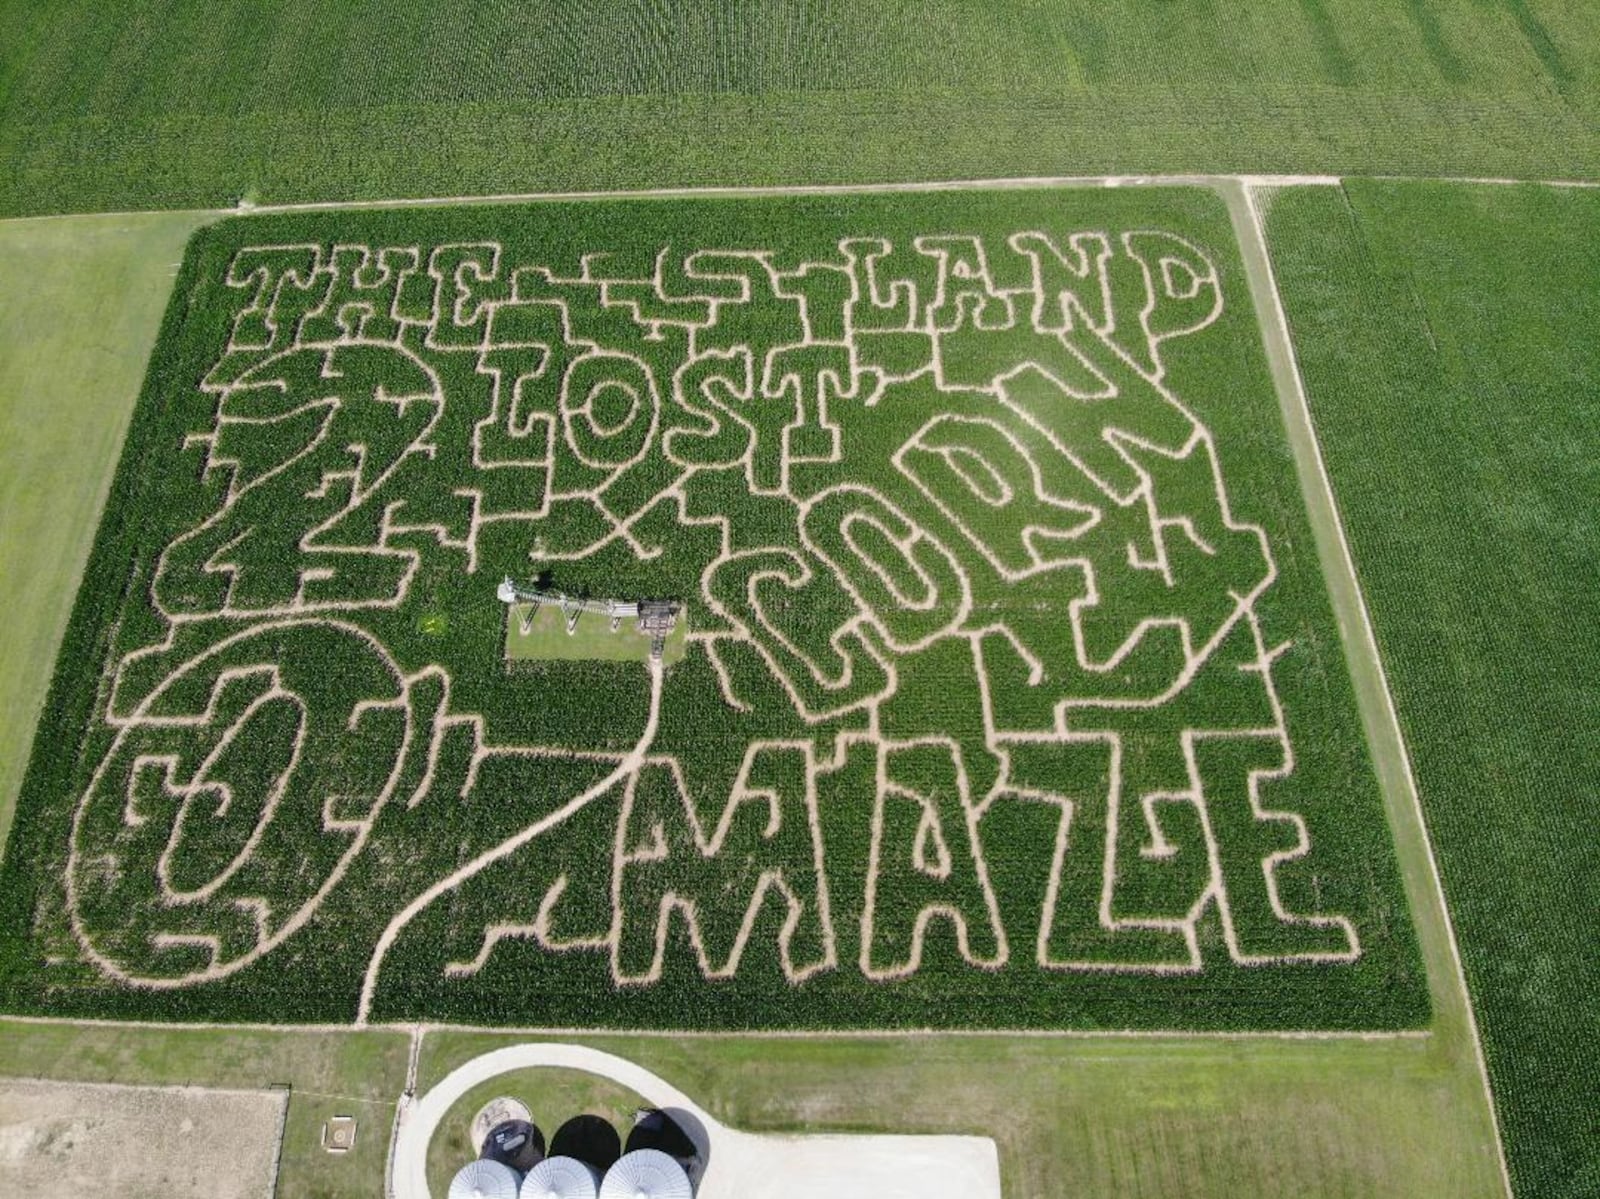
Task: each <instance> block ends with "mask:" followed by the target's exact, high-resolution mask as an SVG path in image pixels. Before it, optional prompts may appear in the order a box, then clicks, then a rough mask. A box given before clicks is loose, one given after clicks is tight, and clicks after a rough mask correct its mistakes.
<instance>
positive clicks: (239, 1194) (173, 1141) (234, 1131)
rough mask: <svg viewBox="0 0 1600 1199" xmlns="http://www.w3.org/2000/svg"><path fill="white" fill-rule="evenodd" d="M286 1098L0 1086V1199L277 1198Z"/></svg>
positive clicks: (33, 1083)
mask: <svg viewBox="0 0 1600 1199" xmlns="http://www.w3.org/2000/svg"><path fill="white" fill-rule="evenodd" d="M288 1098H289V1097H288V1093H287V1092H285V1091H217V1090H208V1089H202V1088H199V1087H123V1086H112V1085H107V1084H100V1083H65V1082H44V1081H38V1080H33V1079H16V1078H8V1079H0V1194H6V1195H31V1196H37V1197H38V1199H69V1197H75V1196H78V1195H83V1194H103V1195H119V1196H123V1197H124V1199H142V1197H143V1196H152V1197H153V1196H157V1195H160V1196H163V1197H167V1196H174V1197H175V1196H195V1197H196V1199H199V1197H200V1196H205V1197H206V1199H246V1197H249V1199H256V1197H258V1196H270V1195H271V1194H272V1190H273V1183H274V1181H275V1175H276V1172H277V1159H278V1142H279V1140H280V1138H281V1137H282V1134H283V1117H284V1111H285V1108H286V1107H287V1104H288Z"/></svg>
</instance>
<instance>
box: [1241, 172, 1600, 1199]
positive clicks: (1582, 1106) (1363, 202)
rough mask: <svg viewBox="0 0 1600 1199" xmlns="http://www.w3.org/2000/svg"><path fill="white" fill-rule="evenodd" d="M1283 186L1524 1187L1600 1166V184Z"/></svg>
mask: <svg viewBox="0 0 1600 1199" xmlns="http://www.w3.org/2000/svg"><path fill="white" fill-rule="evenodd" d="M1596 200H1597V197H1596V196H1594V195H1593V194H1584V193H1581V192H1564V191H1557V190H1554V189H1534V188H1442V187H1438V186H1419V185H1406V186H1395V185H1388V184H1364V185H1360V186H1354V187H1351V188H1350V189H1349V191H1348V193H1345V192H1341V191H1334V190H1326V191H1324V190H1321V189H1319V190H1317V191H1314V192H1313V191H1306V192H1290V193H1286V194H1283V195H1280V196H1279V197H1277V199H1276V200H1275V201H1274V205H1273V209H1272V212H1273V218H1272V223H1271V226H1270V231H1271V233H1272V238H1273V244H1274V247H1275V253H1274V259H1275V262H1276V264H1277V270H1278V277H1279V279H1280V283H1281V286H1282V287H1283V290H1284V299H1285V305H1286V308H1287V311H1288V315H1289V317H1290V319H1291V321H1292V322H1293V326H1294V333H1295V340H1296V347H1297V351H1298V353H1299V356H1300V361H1301V363H1302V367H1303V369H1304V372H1305V378H1306V385H1307V390H1308V393H1309V397H1310V400H1311V405H1312V411H1313V414H1314V415H1315V417H1316V420H1317V430H1318V434H1319V436H1320V437H1321V439H1322V445H1323V448H1324V451H1325V452H1326V454H1327V459H1328V466H1329V470H1330V472H1331V474H1332V477H1333V482H1334V485H1335V487H1336V488H1337V491H1338V495H1339V498H1340V502H1341V505H1342V508H1343V511H1344V516H1345V520H1346V525H1347V528H1348V529H1349V533H1350V538H1351V545H1352V548H1353V549H1354V551H1355V557H1356V561H1357V566H1358V568H1359V571H1360V576H1361V584H1362V587H1363V589H1364V591H1365V594H1366V595H1367V597H1368V601H1369V603H1370V605H1371V609H1372V615H1373V620H1374V624H1375V626H1376V631H1377V635H1378V641H1379V645H1380V648H1381V650H1382V652H1383V656H1384V659H1385V662H1386V664H1387V666H1388V672H1389V678H1390V680H1391V683H1392V685H1393V687H1394V693H1395V703H1396V706H1397V708H1398V711H1399V715H1400V719H1401V722H1402V725H1403V728H1404V731H1405V735H1406V740H1407V744H1408V747H1409V749H1410V752H1411V756H1412V761H1413V763H1414V766H1415V770H1416V775H1417V785H1418V791H1419V794H1420V797H1421V800H1422V806H1423V811H1424V813H1425V815H1426V817H1427V823H1428V831H1429V836H1430V839H1431V842H1432V847H1433V850H1434V853H1435V855H1436V856H1437V859H1438V862H1439V870H1440V874H1441V876H1442V879H1443V882H1444V889H1445V894H1446V897H1447V899H1448V900H1449V904H1450V911H1451V917H1452V920H1453V922H1454V926H1455V934H1456V936H1457V938H1458V939H1459V943H1460V947H1461V956H1462V960H1463V964H1464V966H1465V969H1466V977H1467V983H1468V988H1469V990H1470V992H1471V995H1472V1000H1473V1006H1474V1009H1475V1012H1476V1019H1477V1021H1478V1026H1479V1029H1480V1031H1481V1034H1482V1037H1483V1045H1484V1053H1485V1056H1486V1058H1487V1061H1488V1066H1489V1075H1490V1081H1491V1083H1492V1084H1493V1092H1494V1098H1495V1101H1496V1104H1497V1106H1498V1108H1499V1112H1500V1121H1501V1127H1502V1129H1503V1131H1504V1139H1505V1146H1506V1155H1507V1159H1508V1161H1509V1164H1510V1167H1511V1173H1512V1180H1513V1182H1514V1184H1515V1187H1516V1191H1517V1193H1518V1194H1527V1195H1551V1196H1572V1197H1573V1199H1577V1197H1578V1196H1582V1195H1590V1194H1594V1193H1596V1191H1597V1190H1600V1139H1597V1137H1596V1135H1595V1122H1594V1113H1595V1112H1596V1111H1597V1110H1600V1056H1597V1052H1596V1048H1595V1047H1596V1044H1597V1036H1600V1013H1597V1011H1596V1006H1595V1002H1594V995H1595V992H1596V989H1597V987H1600V956H1597V955H1596V953H1595V938H1594V913H1595V912H1596V910H1600V884H1597V880H1596V875H1595V871H1594V869H1593V845H1594V832H1593V829H1594V796H1595V793H1596V790H1597V788H1600V748H1597V743H1596V740H1595V738H1594V736H1593V730H1594V729H1595V728H1596V727H1600V690H1597V689H1596V687H1595V686H1594V671H1595V665H1596V661H1597V659H1600V641H1597V639H1596V637H1595V635H1594V625H1593V622H1592V621H1586V620H1585V619H1584V618H1583V617H1582V616H1581V615H1579V614H1581V613H1586V612H1588V611H1590V610H1591V609H1592V607H1593V603H1592V601H1593V597H1594V595H1595V594H1596V591H1597V590H1600V567H1597V564H1600V532H1597V529H1600V526H1597V525H1596V522H1595V520H1594V502H1593V500H1594V497H1595V493H1596V489H1595V473H1594V452H1595V447H1596V444H1597V442H1600V425H1597V423H1596V418H1595V408H1594V405H1593V403H1592V402H1588V401H1586V400H1585V398H1584V389H1585V387H1590V388H1592V380H1593V378H1594V375H1595V368H1596V353H1595V341H1594V338H1593V336H1592V333H1593V329H1594V327H1595V322H1596V319H1597V317H1600V254H1597V253H1596V251H1595V246H1596V244H1597V242H1596V233H1597V232H1600V203H1597V202H1596Z"/></svg>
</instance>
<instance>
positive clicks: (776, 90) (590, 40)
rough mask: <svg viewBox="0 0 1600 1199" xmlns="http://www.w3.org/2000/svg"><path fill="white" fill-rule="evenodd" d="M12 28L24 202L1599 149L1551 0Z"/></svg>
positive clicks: (1, 134) (1587, 31) (262, 19)
mask: <svg viewBox="0 0 1600 1199" xmlns="http://www.w3.org/2000/svg"><path fill="white" fill-rule="evenodd" d="M0 28H3V29H4V30H5V31H6V37H5V39H4V42H3V44H0V213H8V214H12V213H38V212H59V211H86V210H111V209H128V208H174V207H186V206H194V205H198V204H206V205H227V204H232V203H233V202H234V201H236V200H237V199H239V198H240V197H245V196H249V197H255V198H259V199H266V200H274V201H287V200H326V199H352V198H392V197H399V196H410V197H416V196H430V195H432V196H439V195H455V194H459V193H462V192H469V193H472V194H476V195H486V194H493V193H505V192H527V191H536V190H545V189H554V190H562V191H567V190H574V189H581V188H614V187H641V186H662V185H667V184H711V183H721V184H754V183H772V182H784V183H799V182H806V183H815V182H862V181H876V180H883V179H927V178H956V177H972V176H977V177H996V176H1002V175H1039V174H1047V175H1060V174H1100V173H1106V172H1140V173H1143V172H1158V171H1161V172H1174V171H1229V172H1233V171H1251V172H1283V171H1294V172H1319V173H1320V172H1337V173H1403V174H1408V175H1411V174H1422V175H1430V174H1432V175H1452V176H1462V175H1518V176H1531V177H1536V178H1551V177H1568V176H1573V175H1592V174H1593V173H1594V170H1595V164H1596V163H1597V162H1600V89H1597V87H1596V66H1597V63H1600V39H1596V38H1595V37H1594V36H1593V14H1592V12H1591V11H1590V9H1589V7H1588V6H1587V5H1583V4H1561V3H1556V2H1555V0H1505V2H1502V3H1492V4H1490V3H1482V2H1480V0H1426V2H1424V0H1409V2H1408V3H1405V4H1373V3H1370V2H1369V0H1298V2H1297V3H1293V4H1285V3H1283V2H1281V0H1244V2H1240V3H1231V4H1221V3H1216V2H1215V0H1166V2H1163V3H1159V4H1150V3H1146V4H1125V5H1105V4H1096V3H1092V2H1091V0H1013V2H1010V3H1005V4H982V3H973V2H971V0H935V2H932V3H926V2H924V3H917V2H913V0H892V2H888V3H881V4H851V3H847V2H845V0H768V2H765V3H761V4H746V3H739V2H738V0H716V2H708V3H697V4H694V5H692V6H685V5H662V4H660V3H659V2H658V0H610V2H607V3H598V2H596V0H581V2H580V0H559V2H555V3H545V4H540V5H537V6H529V5H527V4H522V3H517V2H515V0H485V2H482V3H476V4H472V5H438V4H432V3H428V2H427V0H375V2H370V3H362V4H350V3H347V2H345V0H300V2H295V3H284V4H276V5H271V6H263V5H257V4H250V3H246V2H241V0H232V2H229V3H201V2H199V0H180V2H177V3H171V4H164V5H161V6H157V7H152V6H137V5H126V4H111V5H108V4H101V3H93V2H91V0H56V2H54V3H50V4H40V3H30V2H28V0H6V2H5V3H3V4H0Z"/></svg>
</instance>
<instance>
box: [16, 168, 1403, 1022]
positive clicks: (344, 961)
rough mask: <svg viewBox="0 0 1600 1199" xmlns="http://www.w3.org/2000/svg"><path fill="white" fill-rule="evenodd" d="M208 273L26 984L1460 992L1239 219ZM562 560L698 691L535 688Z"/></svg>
mask: <svg viewBox="0 0 1600 1199" xmlns="http://www.w3.org/2000/svg"><path fill="white" fill-rule="evenodd" d="M178 295H179V301H178V303H177V305H176V306H175V307H174V310H173V312H172V314H171V317H170V319H169V324H168V327H167V330H166V333H165V335H164V337H163V340H162V343H161V345H160V347H159V348H158V350H157V353H156V357H155V361H154V365H153V369H152V374H151V378H150V384H149V387H148V389H147V392H146V395H145V396H144V399H143V400H142V402H141V405H140V409H139V412H138V414H137V415H136V419H135V427H134V431H133V433H132V434H131V436H130V441H129V446H128V450H127V455H126V458H125V461H124V467H123V471H122V475H121V476H120V478H119V482H118V489H119V490H118V492H117V496H118V503H117V504H116V505H114V506H113V509H112V510H111V511H112V513H113V518H112V519H109V520H108V522H107V524H106V525H105V527H104V528H103V529H102V533H101V537H100V540H99V542H98V544H97V548H96V555H95V560H94V562H93V563H92V565H91V569H90V573H89V577H88V581H87V583H86V584H85V601H84V603H83V604H81V605H80V609H79V612H78V616H77V618H76V619H77V624H76V625H75V629H74V632H75V634H76V637H75V638H69V643H68V648H67V650H66V651H64V658H63V666H64V668H66V669H78V670H81V671H82V672H83V675H84V680H85V682H84V685H83V686H82V687H80V688H78V689H77V691H76V700H75V703H73V704H69V705H67V708H66V710H62V711H57V712H53V713H52V714H51V716H50V717H49V721H50V722H53V723H50V724H49V725H48V727H47V728H46V730H45V731H46V735H53V736H56V737H58V738H60V740H61V744H62V746H63V748H62V749H61V750H60V751H59V752H56V753H54V754H50V753H47V754H44V755H41V757H40V759H39V763H38V766H37V768H36V770H35V771H34V774H33V776H32V777H31V778H30V782H29V787H28V791H27V794H26V795H25V798H24V803H25V805H28V810H29V816H30V819H29V823H28V825H27V842H26V843H27V848H26V850H23V851H18V852H16V853H14V854H13V861H14V862H15V863H16V864H17V865H18V866H19V868H20V872H21V873H22V874H23V875H24V876H25V877H26V890H27V894H26V896H25V898H26V899H27V900H28V901H29V902H30V904H31V908H30V911H31V913H32V916H31V918H30V919H28V920H26V921H19V922H15V923H16V924H17V926H18V927H25V928H27V930H28V932H27V939H26V942H25V944H24V945H23V946H22V947H21V948H20V950H19V952H18V954H16V955H15V958H16V959H17V961H18V962H19V963H23V962H25V963H26V965H27V966H28V970H27V971H21V970H17V971H13V975H14V977H13V981H12V982H11V985H10V987H9V994H10V995H11V997H12V1002H13V1004H14V1005H15V1006H18V1007H21V1008H25V1009H31V1008H36V1007H38V1006H41V1005H42V1004H43V1003H44V1002H45V999H46V997H47V996H48V997H49V999H50V1001H51V1002H52V1003H53V1004H55V1005H56V1007H55V1010H58V1011H59V1010H63V1005H64V1009H65V1010H79V1011H84V1012H96V1013H100V1012H108V1011H115V1012H135V1013H143V1012H156V1011H161V1010H162V1008H163V1005H165V1004H170V1003H172V1002H181V1003H183V1004H185V1005H189V1010H192V1011H195V1012H200V1013H207V1014H213V1015H217V1016H223V1017H233V1018H244V1017H250V1018H260V1017H261V1016H263V1015H265V1014H267V1013H269V1012H270V1014H271V1018H274V1019H276V1018H282V1017H285V1016H287V1017H289V1018H322V1019H350V1018H358V1019H380V1018H390V1017H434V1018H462V1019H470V1020H472V1021H474V1022H484V1021H509V1022H517V1023H523V1024H546V1025H580V1026H593V1025H622V1026H632V1027H684V1026H689V1027H772V1026H777V1027H797V1026H798V1027H878V1026H892V1025H951V1024H954V1025H960V1026H978V1027H1046V1028H1053V1027H1105V1026H1114V1027H1196V1028H1200V1027H1204V1028H1255V1027H1269V1028H1313V1027H1314V1028H1322V1027H1338V1028H1343V1027H1362V1028H1367V1027H1396V1026H1410V1025H1415V1024H1417V1023H1420V1022H1421V1021H1422V1020H1423V1019H1425V1016H1426V1010H1427V1006H1426V1005H1427V1001H1426V993H1425V987H1424V984H1423V979H1422V974H1421V970H1420V967H1419V964H1418V961H1417V955H1416V951H1415V947H1414V943H1413V938H1412V935H1411V931H1410V926H1409V922H1408V919H1407V917H1406V913H1405V904H1404V899H1403V896H1402V892H1401V888H1400V884H1399V881H1398V875H1397V872H1396V869H1395V865H1394V861H1393V853H1392V849H1391V847H1390V845H1389V842H1388V835H1387V829H1386V827H1385V824H1384V819H1383V811H1382V806H1381V802H1380V800H1379V797H1378V792H1377V787H1376V784H1375V781H1374V779H1373V776H1372V770H1371V766H1370V764H1369V762H1368V758H1367V752H1366V747H1365V744H1364V742H1363V739H1362V735H1361V731H1360V726H1359V722H1358V720H1357V717H1356V713H1355V708H1354V703H1353V699H1352V696H1351V689H1350V683H1349V680H1348V678H1347V677H1346V676H1345V674H1344V666H1343V660H1342V655H1341V653H1340V649H1339V642H1338V638H1337V631H1336V628H1335V626H1334V621H1333V618H1332V615H1331V612H1330V611H1329V607H1328V601H1327V597H1326V593H1325V591H1324V588H1323V585H1322V580H1321V577H1320V575H1319V573H1318V567H1317V561H1316V555H1315V550H1314V547H1313V545H1312V541H1311V537H1310V533H1309V531H1308V529H1307V525H1306V517H1305V509H1304V504H1303V501H1302V498H1301V496H1300V494H1299V492H1298V490H1297V486H1296V482H1295V477H1294V471H1293V466H1292V462H1291V459H1290V457H1289V453H1288V449H1287V446H1286V443H1285V438H1284V431H1283V426H1282V422H1281V418H1280V416H1279V414H1278V410H1277V406H1276V402H1275V399H1274V395H1273V390H1272V385H1271V380H1270V377H1269V375H1268V373H1267V369H1266V365H1265V362H1264V359H1263V355H1262V351H1261V346H1260V338H1259V333H1258V331H1257V326H1256V322H1255V318H1254V314H1253V312H1252V309H1251V305H1250V298H1249V293H1248V290H1247V288H1246V287H1245V286H1244V280H1243V278H1242V272H1241V270H1240V267H1239V262H1238V252H1237V248H1236V247H1235V246H1234V244H1233V242H1232V237H1231V232H1230V229H1229V225H1228V221H1227V216H1226V212H1225V210H1224V209H1223V206H1222V205H1221V203H1220V201H1219V200H1218V199H1217V198H1216V197H1215V196H1214V195H1213V194H1211V193H1210V192H1208V191H1205V190H1203V189H1198V188H1196V189H1176V188H1175V189H1170V190H1154V189H1151V190H1143V189H1141V190H1140V191H1138V192H1137V193H1133V192H1128V193H1086V192H1081V191H1053V190H1049V189H1039V190H1035V191H1025V190H1012V191H1007V192H1005V193H995V194H986V193H981V192H967V193H950V194H927V195H900V196H893V195H884V196H848V197H847V196H826V197H810V198H781V199H780V198H765V199H740V200H734V199H717V200H674V201H664V200H663V201H633V202H621V201H613V202H603V203H561V204H557V203H549V204H536V205H529V206H524V207H512V206H499V207H486V208H477V209H473V208H462V209H454V210H432V211H426V212H422V211H413V212H361V213H355V212H342V213H324V214H314V215H305V214H300V215H293V216H274V217H259V218H249V219H243V220H236V221H229V222H225V223H223V224H221V225H218V226H216V227H213V228H212V229H211V230H209V231H207V232H206V233H205V234H203V235H202V236H201V237H200V238H199V239H198V240H197V242H196V243H195V244H194V246H193V247H192V249H191V253H190V256H189V259H188V261H187V263H186V266H185V270H184V274H183V276H182V278H181V280H180V284H179V293H178ZM538 573H547V574H548V575H549V576H551V578H552V580H553V581H554V583H555V585H557V586H558V587H560V588H562V589H563V590H565V591H568V592H570V593H572V594H588V595H619V596H673V597H680V598H681V600H682V601H683V602H684V603H685V605H686V607H687V622H686V624H687V628H688V630H689V631H688V632H687V634H686V636H685V638H684V642H685V644H684V654H683V657H682V660H681V661H667V662H663V663H655V662H639V661H604V660H590V659H572V660H565V659H561V658H551V659H542V660H539V661H538V662H536V663H531V664H530V663H523V664H520V665H519V666H517V667H516V668H513V669H508V668H507V665H506V663H505V660H504V655H503V648H504V645H505V639H506V636H507V628H506V624H505V622H506V621H507V619H508V615H507V610H506V607H505V606H504V605H502V604H501V603H500V602H499V601H498V600H497V599H496V596H495V588H496V585H497V583H499V581H500V580H501V579H502V577H504V576H508V575H511V576H517V577H527V576H530V575H532V574H538ZM102 674H103V676H104V680H105V681H104V684H103V685H101V686H94V685H93V681H94V680H96V679H98V678H100V677H101V675H102ZM67 747H71V748H70V749H69V748H67ZM17 844H18V845H21V844H23V839H22V838H19V839H18V841H17ZM24 854H25V855H26V856H25V857H24V856H23V855H24ZM13 914H15V902H13Z"/></svg>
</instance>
